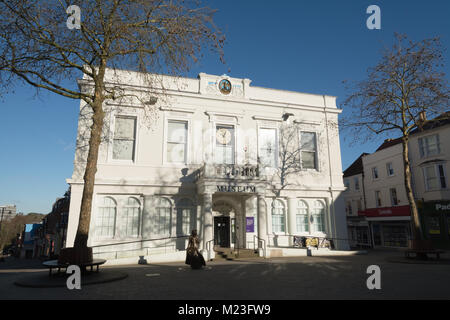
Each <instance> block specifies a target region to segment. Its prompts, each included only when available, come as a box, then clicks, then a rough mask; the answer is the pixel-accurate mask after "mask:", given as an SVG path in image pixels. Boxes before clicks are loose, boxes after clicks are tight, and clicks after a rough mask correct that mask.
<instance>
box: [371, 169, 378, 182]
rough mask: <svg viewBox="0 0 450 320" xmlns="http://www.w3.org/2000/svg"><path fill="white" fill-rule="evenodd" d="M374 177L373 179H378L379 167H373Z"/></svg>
mask: <svg viewBox="0 0 450 320" xmlns="http://www.w3.org/2000/svg"><path fill="white" fill-rule="evenodd" d="M372 178H373V179H378V169H377V167H373V168H372Z"/></svg>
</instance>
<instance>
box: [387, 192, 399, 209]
mask: <svg viewBox="0 0 450 320" xmlns="http://www.w3.org/2000/svg"><path fill="white" fill-rule="evenodd" d="M389 193H390V195H391V205H392V206H396V205H398V198H397V189H395V188H390V189H389Z"/></svg>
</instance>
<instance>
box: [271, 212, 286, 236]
mask: <svg viewBox="0 0 450 320" xmlns="http://www.w3.org/2000/svg"><path fill="white" fill-rule="evenodd" d="M272 229H273V230H272V231H273V232H285V228H284V216H282V215H275V214H274V215H272Z"/></svg>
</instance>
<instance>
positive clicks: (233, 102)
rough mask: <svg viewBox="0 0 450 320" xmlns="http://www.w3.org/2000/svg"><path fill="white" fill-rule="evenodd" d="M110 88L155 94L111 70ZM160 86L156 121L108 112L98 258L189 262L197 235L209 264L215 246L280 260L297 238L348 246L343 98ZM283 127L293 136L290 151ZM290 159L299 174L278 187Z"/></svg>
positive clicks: (201, 79)
mask: <svg viewBox="0 0 450 320" xmlns="http://www.w3.org/2000/svg"><path fill="white" fill-rule="evenodd" d="M107 79H108V81H107V82H108V83H109V84H110V85H111V86H112V85H115V86H118V87H121V88H123V89H124V90H125V92H130V93H133V95H139V92H140V91H142V92H144V91H146V87H145V84H144V83H143V82H142V81H141V80H140V77H139V74H138V73H134V72H128V71H114V72H113V71H111V70H109V71H108V72H107ZM160 83H161V84H163V87H164V95H163V97H162V98H158V101H157V103H156V108H157V113H156V115H157V117H156V119H154V120H153V121H150V122H149V121H147V118H148V114H147V113H146V111H145V109H144V108H143V107H142V105H141V104H140V103H138V102H137V101H136V100H133V99H129V100H128V101H127V102H126V103H124V102H117V101H106V102H105V104H104V109H105V113H106V116H105V129H104V138H103V141H102V143H101V145H100V150H99V157H98V166H97V167H98V168H97V169H98V170H97V174H96V181H95V187H94V197H93V208H92V213H91V224H90V228H91V229H90V233H89V240H88V245H89V246H91V247H93V251H94V255H95V256H96V257H102V258H105V259H109V260H111V259H113V260H115V259H117V260H120V259H130V258H131V259H135V258H137V257H141V258H142V257H143V258H145V259H146V260H150V261H180V260H183V259H184V257H185V248H186V244H187V238H186V236H187V235H189V234H190V232H191V230H192V229H197V230H198V233H199V236H200V239H201V249H202V250H203V252H204V254H205V258H207V259H212V258H214V250H213V249H214V246H221V247H239V248H251V249H253V248H255V247H258V248H260V252H261V253H260V254H261V255H263V254H264V255H265V256H274V255H275V254H276V252H278V253H279V252H280V251H279V248H282V247H289V246H292V240H293V236H294V235H298V236H301V235H303V236H311V237H312V236H316V237H327V238H330V239H334V241H333V242H334V245H335V248H336V249H343V250H347V249H348V243H347V241H346V238H347V230H346V221H345V208H344V202H343V199H342V197H341V193H342V191H343V190H344V186H343V182H342V168H341V157H340V146H339V132H338V129H337V122H338V115H339V114H340V113H341V110H339V109H338V108H337V107H336V98H335V97H331V96H324V95H311V94H304V93H298V92H289V91H283V90H275V89H267V88H261V87H254V86H251V85H250V83H251V81H250V80H249V79H237V78H231V77H228V76H226V75H223V76H215V75H208V74H204V73H201V74H200V75H199V76H198V78H197V79H190V78H174V77H169V76H162V78H161V82H160ZM79 85H80V86H81V88H82V90H90V88H91V87H92V86H91V83H89V82H88V81H86V80H85V79H83V80H81V81H80V82H79ZM156 91H157V90H156ZM160 91H161V92H162V89H161V90H160ZM85 109H87V108H86V105H85V104H84V102H81V105H80V110H81V114H83V110H85ZM153 118H154V117H153ZM283 127H284V128H286V127H288V128H291V129H293V131H292V130H291V131H292V132H295V134H294V135H293V136H292V137H291V138H290V139H289V141H290V143H291V147H289V148H290V150H291V151H289V152H285V153H283V152H282V151H283V150H284V149H283V148H282V146H281V145H280V141H281V140H282V138H283V137H281V136H280V135H282V132H284V131H283V130H282V128H283ZM88 128H89V120H86V119H85V118H84V117H83V116H80V120H79V126H78V138H77V151H76V155H75V162H74V173H73V175H72V177H71V178H70V179H68V183H69V184H70V185H71V202H70V212H69V224H68V233H67V247H71V246H72V245H73V242H74V239H75V235H76V229H77V226H78V219H79V211H80V205H81V197H82V190H83V174H84V166H85V161H86V160H85V159H86V155H87V150H86V148H85V145H86V143H85V142H86V132H88V131H89V130H88ZM292 143H293V144H292ZM292 145H294V146H296V147H294V149H292ZM282 149H283V150H282ZM286 154H291V155H295V159H298V165H297V166H295V168H293V167H290V168H288V171H289V174H288V175H285V176H284V177H285V179H281V180H280V179H279V177H280V176H283V175H280V172H281V171H282V170H281V169H282V168H284V167H283V163H285V161H283V159H286Z"/></svg>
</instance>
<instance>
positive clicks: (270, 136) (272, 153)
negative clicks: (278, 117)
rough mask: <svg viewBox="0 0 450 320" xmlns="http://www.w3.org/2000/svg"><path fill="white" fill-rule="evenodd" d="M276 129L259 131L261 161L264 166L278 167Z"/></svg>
mask: <svg viewBox="0 0 450 320" xmlns="http://www.w3.org/2000/svg"><path fill="white" fill-rule="evenodd" d="M276 136H277V132H276V129H264V128H260V129H259V141H258V142H259V152H258V153H259V160H260V162H261V164H262V165H263V166H267V167H272V168H275V167H277V143H276V141H277V140H276Z"/></svg>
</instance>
